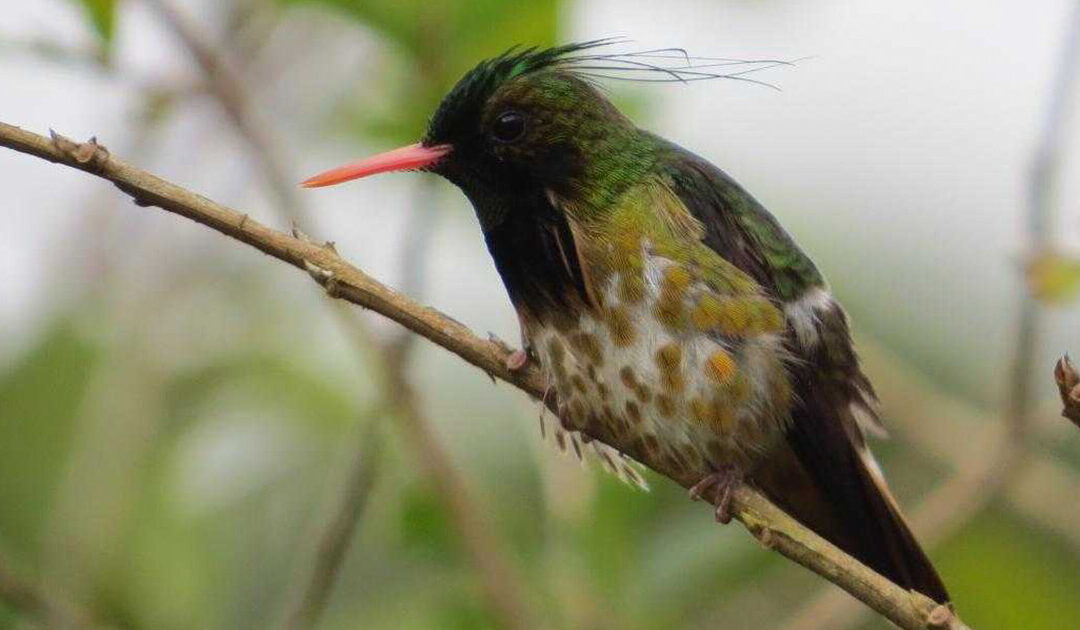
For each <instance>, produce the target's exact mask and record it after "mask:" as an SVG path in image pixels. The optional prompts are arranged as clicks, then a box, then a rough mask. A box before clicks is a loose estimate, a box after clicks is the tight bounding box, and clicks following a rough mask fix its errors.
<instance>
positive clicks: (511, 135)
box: [491, 111, 525, 142]
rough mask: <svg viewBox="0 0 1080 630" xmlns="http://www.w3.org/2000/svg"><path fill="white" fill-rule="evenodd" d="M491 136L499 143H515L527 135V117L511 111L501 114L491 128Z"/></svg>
mask: <svg viewBox="0 0 1080 630" xmlns="http://www.w3.org/2000/svg"><path fill="white" fill-rule="evenodd" d="M491 135H492V136H493V137H494V138H495V139H496V140H498V141H499V142H513V141H514V140H517V139H518V138H520V137H521V136H523V135H525V116H523V115H522V114H521V113H520V112H515V111H509V112H503V113H501V114H499V116H498V117H497V118H496V119H495V123H494V124H493V125H492V127H491Z"/></svg>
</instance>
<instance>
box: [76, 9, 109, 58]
mask: <svg viewBox="0 0 1080 630" xmlns="http://www.w3.org/2000/svg"><path fill="white" fill-rule="evenodd" d="M117 2H118V0H78V3H79V4H80V5H82V8H83V11H84V12H85V14H86V17H87V20H88V21H89V22H90V26H91V27H92V28H93V30H94V33H96V34H97V36H98V39H99V40H100V41H101V44H102V48H103V50H105V51H108V49H109V47H110V46H111V45H112V39H113V32H114V31H115V28H116V5H117Z"/></svg>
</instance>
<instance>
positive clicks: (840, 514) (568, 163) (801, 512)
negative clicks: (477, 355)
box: [302, 40, 949, 603]
mask: <svg viewBox="0 0 1080 630" xmlns="http://www.w3.org/2000/svg"><path fill="white" fill-rule="evenodd" d="M608 43H610V42H609V41H608V40H595V41H589V42H581V43H574V44H567V45H562V46H556V47H551V48H527V49H511V50H510V51H507V52H505V53H503V54H502V55H499V56H497V57H493V58H490V59H487V60H484V61H481V62H480V63H479V64H478V65H477V66H476V67H475V68H473V69H472V70H470V71H469V72H467V73H466V74H465V75H464V76H463V77H462V78H461V79H460V81H459V82H458V83H457V84H456V85H455V86H454V87H453V88H452V89H451V90H450V92H449V93H447V95H446V96H445V97H444V98H443V100H442V102H441V103H440V104H439V106H438V108H437V109H436V111H435V112H434V114H433V116H432V117H431V120H430V123H429V125H428V128H427V130H426V133H424V135H423V136H422V140H421V141H420V142H419V143H417V144H413V145H410V146H406V147H402V148H400V149H396V150H392V151H389V152H386V153H383V154H380V155H376V156H374V157H370V158H367V159H363V160H360V161H358V162H354V163H352V164H348V165H346V166H342V167H339V168H336V169H333V170H330V171H327V172H325V173H322V174H320V175H316V176H315V177H312V178H310V179H308V180H307V181H305V182H304V183H303V184H302V185H303V186H306V187H320V186H328V185H332V184H338V183H341V182H345V181H348V180H352V179H356V178H359V177H365V176H369V175H373V174H376V173H382V172H388V171H401V170H418V171H427V172H431V173H435V174H438V175H440V176H442V177H443V178H445V179H447V180H449V181H450V182H452V183H453V184H455V185H457V186H458V187H459V188H460V189H461V191H462V192H463V193H464V194H465V196H466V197H467V198H468V199H469V201H470V202H471V204H472V206H473V208H474V209H475V213H476V217H477V219H478V221H479V223H480V228H481V231H482V232H483V236H484V240H485V242H486V244H487V248H488V251H489V253H490V254H491V257H492V259H493V261H494V264H495V267H496V269H497V271H498V272H499V275H500V276H501V278H502V281H503V284H504V286H505V289H506V292H507V294H508V296H509V298H510V301H511V303H512V304H513V306H514V308H515V310H516V312H517V314H518V317H519V321H520V325H521V332H522V339H523V346H524V348H523V350H521V351H518V352H516V353H514V354H513V355H511V357H510V359H508V366H509V367H511V368H520V367H521V366H522V365H524V364H525V363H526V362H528V361H537V362H538V363H539V366H540V368H541V370H542V371H543V374H544V375H545V376H546V377H547V379H548V382H549V383H551V386H552V388H553V389H554V393H555V395H556V397H557V400H558V403H559V404H558V408H559V409H560V410H561V412H560V413H559V422H560V423H561V425H562V428H563V429H564V430H566V431H568V432H572V434H575V435H577V434H580V435H581V439H582V440H585V441H588V440H589V439H590V438H596V439H597V440H598V441H602V442H603V443H604V444H605V445H606V448H607V449H610V450H613V451H617V452H618V453H620V454H625V455H627V456H629V457H632V458H633V459H634V460H637V461H639V462H641V463H642V464H644V465H646V466H653V467H657V466H659V467H661V468H662V469H664V470H676V471H680V476H681V477H683V478H690V479H697V480H699V481H698V482H697V483H696V485H694V486H693V487H692V489H691V491H690V492H691V496H692V497H694V498H702V497H705V498H711V499H712V501H713V503H714V504H715V505H716V517H717V520H719V521H721V522H727V521H729V520H730V519H731V516H732V514H731V493H732V490H733V489H734V488H735V487H737V486H738V485H739V484H741V483H746V484H749V485H750V486H752V487H754V488H756V489H758V490H759V491H761V492H762V493H764V494H765V495H766V496H767V497H768V498H769V499H770V500H772V501H773V502H774V503H776V504H777V505H778V506H779V507H780V508H782V509H783V510H785V511H786V512H787V513H789V514H790V515H791V516H793V517H794V518H796V519H797V520H799V521H800V522H801V523H802V524H803V525H805V526H807V527H808V528H810V529H812V530H814V531H815V532H817V533H818V534H819V535H821V536H822V537H824V538H825V539H827V540H829V541H830V542H832V543H833V544H835V545H836V546H838V547H839V548H841V549H842V550H844V551H845V552H847V553H848V554H850V555H852V556H854V557H855V558H857V559H858V560H860V561H861V562H863V563H864V564H866V565H867V566H869V567H870V568H872V569H874V570H875V571H877V572H878V573H880V574H882V575H883V576H885V577H887V578H889V579H890V580H892V581H893V582H895V583H896V584H898V585H900V586H902V587H904V588H908V589H914V590H916V591H919V592H921V593H923V594H925V595H926V596H928V597H930V598H931V599H934V600H935V601H937V602H939V603H947V602H948V601H949V595H948V593H947V591H946V588H945V586H944V584H943V582H942V580H941V578H940V577H939V576H938V573H937V572H936V570H935V569H934V567H933V565H932V564H931V562H930V560H929V559H928V558H927V556H926V554H925V553H924V552H923V550H922V549H921V547H920V546H919V543H918V542H917V541H916V539H915V536H914V535H913V533H912V532H911V529H910V528H909V527H908V525H907V524H906V523H905V520H904V518H903V516H902V514H901V512H900V508H899V506H898V504H897V501H896V500H895V499H894V497H893V496H892V494H891V493H890V491H889V489H888V487H887V486H886V483H885V479H884V477H883V474H882V470H881V468H880V466H879V465H878V463H877V462H876V460H875V459H874V457H873V455H872V454H871V452H870V450H869V448H868V446H867V441H866V434H867V433H868V432H869V433H881V432H882V431H883V429H882V427H881V423H880V420H879V417H878V401H877V397H876V395H875V393H874V388H873V386H872V385H871V383H870V380H869V379H868V378H867V376H866V375H865V374H864V372H863V370H862V368H861V367H860V363H859V358H858V356H857V354H856V352H855V348H854V345H853V341H852V337H851V332H850V326H849V322H848V317H847V315H846V313H845V311H844V310H843V308H842V307H841V306H840V304H839V303H838V302H837V301H836V299H835V298H834V297H833V295H832V294H831V293H830V290H829V287H828V284H827V283H826V281H825V278H824V277H823V275H822V273H821V272H820V271H819V270H818V268H817V266H816V265H815V264H814V262H813V261H812V260H811V259H810V258H809V257H808V256H807V255H806V254H805V253H804V252H803V251H802V250H801V249H800V248H799V246H798V245H797V244H796V243H795V241H794V240H793V239H792V237H791V236H789V235H788V233H787V232H785V231H784V229H783V228H782V227H781V226H780V224H779V223H778V221H777V220H776V218H775V217H774V216H773V215H772V214H770V213H769V211H768V210H766V209H765V208H764V207H763V206H762V205H761V204H760V203H759V202H758V201H757V200H756V199H755V198H754V197H753V196H751V195H750V193H748V192H747V191H746V190H744V189H743V188H742V187H741V186H740V185H739V184H738V183H736V182H735V181H734V180H733V179H732V178H731V177H729V176H728V175H727V174H726V173H725V172H724V171H722V170H720V169H719V168H717V167H716V166H714V165H713V164H712V163H711V162H709V161H708V160H706V159H705V158H702V157H699V156H698V155H695V154H694V153H692V152H690V151H688V150H687V149H684V148H682V147H681V146H679V145H677V144H675V143H673V142H670V141H668V140H665V139H664V138H662V137H660V136H658V135H655V134H653V133H651V132H649V131H646V130H644V129H641V128H640V127H638V126H637V125H635V124H634V123H633V122H632V121H631V120H630V119H629V118H627V117H626V116H625V115H624V114H623V113H622V112H620V111H619V110H618V109H617V108H616V107H615V105H614V104H612V102H611V101H610V100H609V99H608V98H607V97H606V96H605V94H604V92H603V90H602V85H601V82H602V81H603V80H604V79H605V78H608V77H610V78H620V77H622V76H625V73H624V74H622V75H620V74H617V71H619V70H628V71H629V72H630V73H631V74H633V73H637V74H636V76H639V77H644V78H642V80H645V81H656V80H672V81H674V80H679V81H688V80H698V79H702V78H716V77H725V78H735V79H745V78H746V77H745V76H744V75H745V72H730V73H727V74H721V73H716V72H711V71H710V72H707V71H704V70H702V69H701V68H709V67H715V66H718V65H720V64H719V63H714V64H705V65H697V66H695V65H692V64H691V63H690V60H691V58H690V57H689V56H686V55H685V53H682V54H683V55H684V56H685V57H686V61H687V66H686V67H685V68H681V69H672V68H670V67H667V66H664V65H661V64H660V63H657V60H658V59H664V58H671V57H672V56H673V53H671V51H672V50H679V49H670V50H667V51H645V52H642V53H628V54H621V55H620V54H608V53H603V52H597V50H596V49H597V48H598V47H600V46H604V45H606V44H608ZM720 63H727V62H720Z"/></svg>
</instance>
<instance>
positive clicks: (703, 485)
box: [690, 464, 743, 525]
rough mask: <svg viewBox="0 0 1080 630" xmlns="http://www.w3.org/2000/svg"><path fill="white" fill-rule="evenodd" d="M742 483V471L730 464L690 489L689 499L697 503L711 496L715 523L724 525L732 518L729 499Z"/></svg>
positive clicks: (710, 474)
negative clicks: (714, 510)
mask: <svg viewBox="0 0 1080 630" xmlns="http://www.w3.org/2000/svg"><path fill="white" fill-rule="evenodd" d="M742 482H743V472H742V470H740V469H739V468H738V467H737V466H734V465H732V464H725V465H723V466H721V467H720V468H719V469H717V470H716V471H714V472H712V473H709V474H708V475H706V476H705V477H704V478H703V479H702V480H701V481H699V482H697V483H696V484H695V485H694V487H693V488H690V498H691V499H693V500H694V501H698V500H700V499H702V498H705V497H706V496H707V495H711V496H712V502H713V505H715V506H716V522H717V523H723V524H725V525H726V524H728V523H730V522H731V517H732V516H734V515H733V514H732V513H731V497H732V495H733V494H734V492H735V488H737V487H739V484H741V483H742Z"/></svg>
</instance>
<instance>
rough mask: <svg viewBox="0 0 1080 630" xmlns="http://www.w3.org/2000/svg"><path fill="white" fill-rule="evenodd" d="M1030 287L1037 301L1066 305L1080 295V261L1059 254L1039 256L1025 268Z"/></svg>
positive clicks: (1052, 253)
mask: <svg viewBox="0 0 1080 630" xmlns="http://www.w3.org/2000/svg"><path fill="white" fill-rule="evenodd" d="M1025 272H1026V275H1027V281H1028V287H1029V288H1030V290H1031V294H1032V295H1033V296H1035V298H1036V299H1038V300H1042V301H1043V302H1046V303H1048V304H1059V305H1060V304H1064V303H1067V302H1069V301H1072V300H1073V299H1075V298H1076V296H1077V294H1078V293H1080V259H1077V258H1076V257H1073V256H1067V255H1065V254H1061V253H1059V252H1053V251H1051V252H1046V253H1043V254H1039V255H1037V256H1035V257H1034V258H1032V259H1031V260H1030V261H1028V264H1027V267H1026V268H1025Z"/></svg>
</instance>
